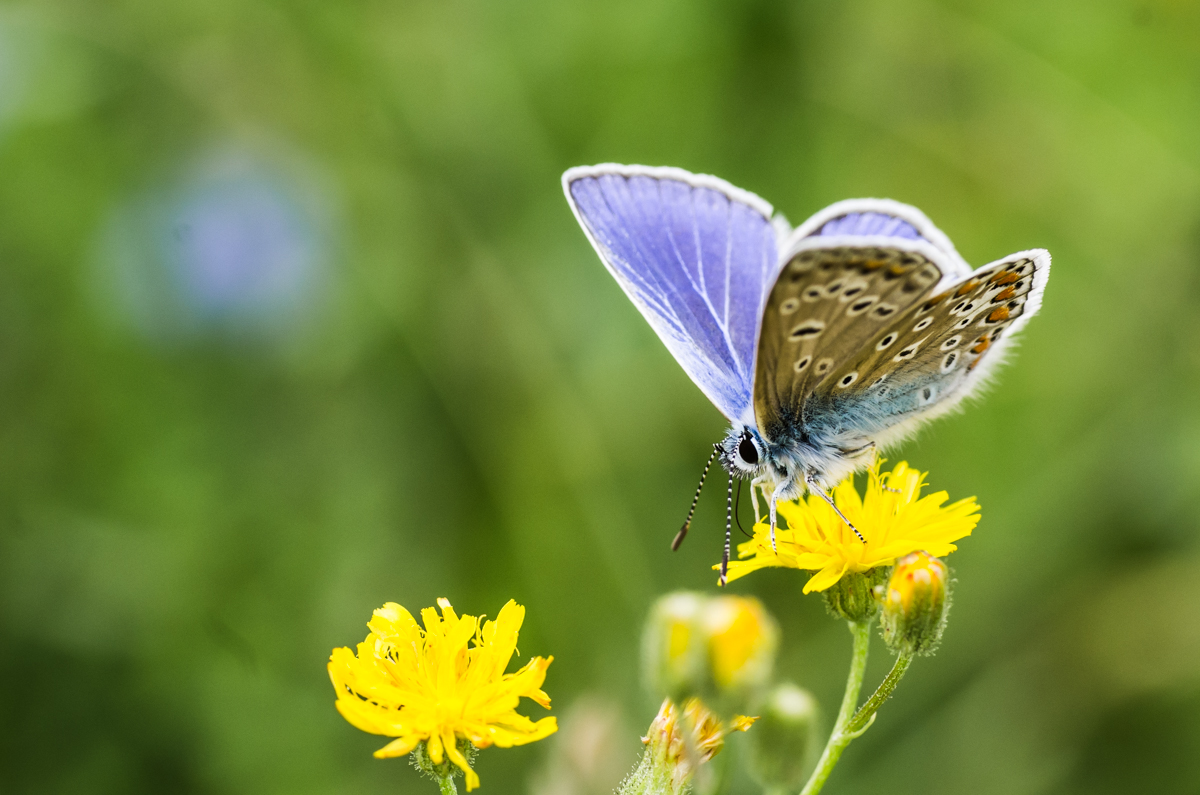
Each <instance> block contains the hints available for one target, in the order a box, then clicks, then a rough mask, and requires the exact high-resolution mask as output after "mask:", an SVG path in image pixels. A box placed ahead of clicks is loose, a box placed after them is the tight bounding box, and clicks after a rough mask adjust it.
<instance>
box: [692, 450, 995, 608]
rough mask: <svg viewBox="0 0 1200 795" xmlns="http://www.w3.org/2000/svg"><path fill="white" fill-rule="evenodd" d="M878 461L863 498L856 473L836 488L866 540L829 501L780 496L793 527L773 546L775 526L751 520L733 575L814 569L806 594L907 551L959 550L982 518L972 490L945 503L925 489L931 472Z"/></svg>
mask: <svg viewBox="0 0 1200 795" xmlns="http://www.w3.org/2000/svg"><path fill="white" fill-rule="evenodd" d="M881 463H882V462H881V461H880V460H878V459H877V460H876V461H875V463H874V464H873V465H872V466H871V468H870V469H869V470H868V471H867V489H866V496H865V497H860V496H859V494H858V491H856V490H855V488H854V478H853V476H851V477H848V478H846V479H845V480H844V481H842V482H841V483H840V484H839V485H838V486H837V488H836V489H834V492H833V497H834V501H835V502H836V503H837V506H838V508H839V509H840V510H841V511H842V513H844V514H845V515H846V518H847V519H849V520H850V521H851V522H853V523H854V526H855V527H856V528H858V530H859V532H861V533H862V534H863V537H864V538H865V539H866V542H865V543H864V542H862V541H860V540H859V539H858V538H857V537H856V536H855V535H854V532H853V531H851V530H850V528H849V527H847V526H846V523H845V522H843V521H842V520H841V519H840V518H838V515H837V514H836V513H834V512H833V510H832V509H831V508H830V507H829V505H828V504H826V503H825V501H824V500H822V499H821V498H820V497H819V496H817V495H815V494H809V495H808V496H807V498H801V499H799V500H792V501H789V502H781V503H779V513H780V515H781V516H783V518H784V519H786V520H787V525H788V526H787V528H786V529H784V528H782V527H780V528H779V529H777V531H776V533H775V541H776V548H775V550H772V549H771V528H770V526H769V525H767V524H766V523H759V524H756V525H755V526H754V537H753V538H752V539H751V540H749V541H746V542H745V543H742V544H739V545H738V557H739V558H741V560H736V561H733V562H731V563H730V564H729V577H728V579H729V580H736V579H737V578H738V577H744V576H746V575H747V574H749V573H750V572H752V571H756V570H758V569H761V568H765V567H767V566H787V567H791V568H795V569H807V570H809V571H813V572H815V574H814V575H813V576H812V577H811V578H810V579H809V581H808V582H807V583H806V584H805V586H804V592H805V593H810V592H812V591H824V590H825V589H826V588H829V587H830V586H831V585H833V584H834V583H836V582H837V581H838V580H840V579H841V578H842V576H843V575H845V574H847V573H850V572H863V571H869V570H870V569H873V568H876V567H877V566H890V565H891V564H892V563H893V562H894V561H895V560H896V559H897V558H899V557H903V556H904V555H907V554H909V553H910V552H916V551H918V550H926V551H927V552H929V553H930V554H931V555H937V556H945V555H947V554H949V553H951V552H953V551H954V550H955V549H957V547H956V546H955V545H954V544H953V542H954V541H957V540H958V539H960V538H962V537H964V536H968V535H970V534H971V531H972V530H974V529H975V525H977V524H979V504H978V503H977V502H975V498H974V497H968V498H966V499H963V500H959V501H958V502H955V503H952V504H950V505H945V506H943V503H944V502H946V500H947V499H949V495H947V494H946V492H944V491H939V492H937V493H935V494H930V495H928V496H926V497H922V496H921V495H920V492H921V488H922V487H923V486H924V485H925V476H926V474H927V473H925V472H920V471H917V470H915V469H910V468H909V466H908V464H906V463H905V462H903V461H901V462H900V463H899V464H897V465H896V466H895V468H894V469H892V471H891V472H883V473H880V471H879V465H880V464H881ZM713 568H714V569H717V568H719V567H718V566H714V567H713Z"/></svg>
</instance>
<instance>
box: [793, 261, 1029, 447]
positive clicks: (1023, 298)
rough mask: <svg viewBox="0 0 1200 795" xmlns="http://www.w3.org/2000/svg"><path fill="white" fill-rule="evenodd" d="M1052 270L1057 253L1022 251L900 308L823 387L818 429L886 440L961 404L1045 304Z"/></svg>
mask: <svg viewBox="0 0 1200 795" xmlns="http://www.w3.org/2000/svg"><path fill="white" fill-rule="evenodd" d="M1049 275H1050V254H1049V252H1047V251H1045V250H1042V249H1037V250H1032V251H1023V252H1019V253H1017V254H1013V255H1010V256H1008V257H1005V258H1004V259H1001V260H997V261H996V262H993V263H991V264H989V265H985V266H983V267H982V268H980V269H979V270H977V271H975V272H973V273H971V274H970V275H969V276H967V277H965V278H963V279H961V280H959V281H958V282H956V283H954V284H951V285H949V286H948V287H947V288H946V289H943V290H939V291H936V292H934V293H933V294H931V295H929V296H927V297H924V296H923V297H922V300H920V301H917V302H914V303H913V304H912V305H911V306H910V307H909V308H908V309H906V310H905V311H903V312H898V313H897V315H896V317H895V318H894V319H893V321H892V322H891V323H887V324H884V325H883V326H881V327H880V328H878V329H877V330H875V331H874V334H873V336H872V337H871V339H870V340H869V341H868V342H867V344H866V345H864V346H862V347H861V348H860V349H859V351H857V352H856V353H855V354H854V355H853V356H851V357H849V358H847V359H844V360H843V361H842V363H841V364H840V365H839V366H838V367H836V368H833V369H832V370H831V372H830V374H829V375H828V376H827V377H826V378H825V379H824V380H823V381H822V382H821V383H820V384H818V385H817V386H816V388H815V389H814V391H813V395H812V400H811V403H812V407H811V408H812V410H811V412H810V417H811V421H812V425H813V426H814V432H816V433H823V434H826V435H827V436H829V437H833V438H836V437H838V436H839V435H840V436H841V438H842V439H843V441H844V443H845V444H847V445H853V444H854V441H855V440H857V439H869V440H872V441H876V442H878V443H879V444H886V443H888V442H889V441H892V440H894V439H896V438H898V437H900V436H903V435H904V434H906V433H907V432H909V431H911V430H913V429H914V428H915V427H916V425H918V424H919V423H920V422H922V421H924V420H926V419H930V418H932V417H933V416H936V415H938V414H941V413H944V412H945V411H948V410H950V409H952V408H953V407H954V406H955V405H957V404H958V403H959V402H960V401H961V400H962V399H963V398H965V397H966V396H967V395H969V394H970V393H971V392H972V391H973V390H974V389H975V388H976V387H977V386H978V385H979V384H981V383H982V382H983V381H984V380H985V376H986V373H987V371H988V370H989V369H990V365H993V364H995V363H998V362H999V361H1000V360H1001V359H1002V355H1001V351H1002V349H1003V348H1004V346H1005V345H1007V344H1008V342H1010V341H1011V339H1012V337H1013V335H1014V334H1015V333H1016V332H1017V331H1018V330H1020V328H1021V327H1023V326H1024V325H1025V324H1026V323H1028V322H1029V320H1030V318H1032V317H1033V315H1034V314H1035V313H1036V312H1037V311H1038V309H1039V308H1040V307H1041V302H1042V293H1043V292H1044V291H1045V288H1046V281H1047V279H1048V278H1049Z"/></svg>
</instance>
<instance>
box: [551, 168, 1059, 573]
mask: <svg viewBox="0 0 1200 795" xmlns="http://www.w3.org/2000/svg"><path fill="white" fill-rule="evenodd" d="M562 183H563V191H564V192H565V193H566V197H567V201H568V203H569V204H570V206H571V209H572V211H573V212H574V213H575V218H576V219H577V220H578V221H579V224H580V226H582V227H583V230H584V233H585V234H586V235H587V237H588V240H589V241H591V243H592V246H593V247H594V248H595V249H596V252H597V253H598V254H599V255H600V259H601V260H603V262H604V265H605V267H607V269H608V271H609V273H611V274H612V275H613V277H614V278H615V279H616V280H617V282H618V284H620V285H621V288H622V289H623V290H624V291H625V294H626V295H627V296H629V298H630V300H632V301H633V303H634V305H635V306H637V308H638V309H639V310H640V311H641V313H642V315H643V316H644V317H645V318H646V320H647V321H648V322H649V323H650V325H651V327H652V328H653V329H654V330H655V332H657V333H658V336H659V338H660V339H661V340H662V341H663V343H665V344H666V346H667V349H668V350H669V351H670V352H671V354H672V355H674V357H675V359H676V361H678V362H679V364H680V366H682V367H683V369H684V371H685V372H686V373H687V374H688V375H689V376H690V377H691V379H692V381H694V382H695V384H696V386H698V387H700V390H701V391H702V392H703V393H704V394H705V395H706V396H707V397H708V399H709V400H711V401H712V402H713V404H714V405H715V406H716V407H717V408H718V409H719V410H720V411H721V413H722V414H724V415H725V417H726V418H727V419H728V420H729V422H730V428H729V431H728V433H727V434H726V436H725V438H724V439H723V440H722V441H721V442H719V443H717V444H715V445H714V449H713V453H712V455H711V456H710V457H709V460H708V464H707V465H706V466H705V470H704V476H702V477H701V479H700V486H699V487H698V488H697V490H696V495H695V497H694V498H693V499H692V506H691V510H690V511H689V512H688V516H687V521H685V522H684V524H683V527H682V528H681V530H680V531H679V533H678V534H677V536H676V538H675V541H674V542H673V547H674V548H677V547H678V545H679V543H680V542H682V540H683V537H684V536H685V535H686V533H687V530H688V527H689V526H690V524H691V521H692V516H693V514H694V513H695V509H696V503H697V500H698V499H699V497H700V489H701V488H703V486H704V479H705V477H706V476H707V474H708V470H709V468H710V467H711V466H712V463H713V460H714V459H717V460H719V461H720V463H721V464H722V466H723V468H724V469H725V470H726V471H727V472H728V473H729V475H730V478H729V488H728V490H727V499H726V523H725V549H724V554H723V557H722V561H721V577H720V580H719V582H720V583H721V584H724V582H725V575H726V569H727V566H728V563H729V549H730V536H731V530H732V518H731V517H732V512H733V510H732V508H733V480H734V478H738V479H748V480H750V485H751V490H750V492H751V495H752V497H754V501H755V513H756V515H757V514H758V504H757V497H756V496H755V495H756V491H755V490H756V489H758V490H759V491H761V492H762V493H763V495H764V496H765V497H766V498H767V507H768V510H769V514H770V522H771V534H772V535H771V538H772V543H774V533H775V527H776V510H775V505H776V503H777V502H778V501H779V500H790V499H796V498H797V497H800V496H801V495H802V494H805V493H812V494H816V495H819V496H820V497H821V498H823V499H824V500H825V501H826V502H828V503H829V505H830V507H832V508H833V510H834V511H838V509H837V506H836V505H835V504H834V502H833V499H832V498H831V497H830V494H829V490H830V489H831V488H832V487H833V486H834V485H836V484H837V483H839V482H840V481H841V480H843V479H844V478H845V477H847V476H848V475H850V474H851V473H853V472H855V471H857V470H859V469H862V468H864V467H865V466H867V465H868V464H869V463H870V462H871V461H872V460H873V455H874V453H875V451H877V450H878V449H880V448H882V447H884V446H886V445H888V444H892V443H895V442H897V441H899V440H901V439H903V438H905V437H907V436H909V435H910V434H912V433H913V432H915V430H916V429H917V427H918V426H920V425H921V424H922V423H924V422H925V421H927V420H929V419H932V418H934V417H936V416H938V415H941V414H944V413H946V412H947V411H949V410H951V409H952V408H954V407H955V406H957V405H958V404H959V403H960V402H961V401H962V400H963V398H965V397H967V396H968V395H969V394H971V393H972V392H973V391H975V390H976V389H978V388H979V386H980V385H981V384H983V383H984V382H985V381H986V380H987V378H988V375H989V373H990V372H991V371H992V370H993V369H994V366H995V365H996V364H997V363H999V362H1000V361H1001V359H1002V353H1003V351H1004V349H1005V347H1006V346H1008V345H1009V343H1010V342H1011V341H1012V339H1013V335H1014V334H1016V333H1017V332H1018V331H1019V330H1020V329H1021V328H1022V327H1023V326H1024V325H1025V324H1026V323H1027V322H1029V320H1030V318H1032V317H1033V315H1034V314H1035V313H1036V312H1037V311H1038V309H1039V308H1040V306H1041V303H1042V294H1043V292H1044V291H1045V289H1046V280H1047V279H1048V277H1049V275H1050V254H1049V252H1047V251H1045V250H1044V249H1032V250H1029V251H1021V252H1018V253H1016V254H1011V255H1009V256H1007V257H1004V258H1003V259H999V260H996V261H995V262H992V263H991V264H988V265H984V266H983V267H982V268H978V269H972V268H971V267H970V266H969V265H968V264H967V263H966V262H965V261H964V260H963V258H962V257H961V256H959V254H958V252H957V251H956V250H955V249H954V245H953V244H952V243H951V242H950V239H949V238H948V237H946V235H944V234H943V233H942V232H941V231H940V230H938V228H937V227H935V226H934V225H933V224H932V223H931V222H930V221H929V219H928V218H926V217H925V215H924V213H922V212H921V211H920V210H918V209H916V208H915V207H910V206H909V205H906V204H901V203H899V202H895V201H891V200H886V199H851V200H848V201H841V202H837V203H836V204H833V205H830V206H829V207H826V208H825V209H824V210H821V211H820V212H818V213H817V214H816V215H814V216H812V217H811V218H809V219H808V220H807V221H805V222H804V223H802V224H800V226H798V227H796V228H795V229H792V228H791V227H790V226H789V225H788V222H787V221H786V219H784V218H783V216H782V215H778V214H776V213H775V212H774V211H773V210H772V207H771V205H770V204H768V203H767V202H766V201H764V200H763V199H761V198H759V197H758V196H756V195H754V194H753V193H749V192H748V191H744V190H741V189H739V188H736V187H734V186H733V185H730V184H729V183H728V182H725V181H724V180H722V179H718V178H717V177H712V176H708V175H702V174H692V173H690V172H688V171H684V170H682V169H678V168H651V167H646V166H624V165H617V164H612V163H606V164H603V165H598V166H585V167H580V168H572V169H570V170H568V171H567V172H566V173H565V174H563V177H562ZM838 515H839V516H841V513H840V511H839V512H838ZM842 520H843V521H846V524H847V525H848V526H849V527H850V528H851V529H852V530H854V532H855V534H856V535H858V537H859V538H860V539H861V538H862V535H861V534H860V533H859V532H858V530H857V528H855V527H854V526H853V525H852V524H851V523H850V522H849V521H847V520H846V518H845V517H844V516H842Z"/></svg>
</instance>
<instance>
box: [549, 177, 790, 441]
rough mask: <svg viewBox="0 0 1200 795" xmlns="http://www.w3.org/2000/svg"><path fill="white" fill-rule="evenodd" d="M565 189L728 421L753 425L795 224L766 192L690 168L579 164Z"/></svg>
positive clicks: (637, 300) (631, 291) (615, 271)
mask: <svg viewBox="0 0 1200 795" xmlns="http://www.w3.org/2000/svg"><path fill="white" fill-rule="evenodd" d="M563 190H564V192H565V193H566V195H567V201H568V202H570V204H571V209H572V210H573V211H574V212H575V217H576V218H577V219H578V220H579V223H580V225H581V226H582V227H583V229H584V231H585V232H586V233H587V236H588V239H589V240H590V241H591V242H592V245H593V246H594V247H595V249H596V252H597V253H598V254H599V255H600V258H601V259H602V260H603V261H604V264H605V266H606V267H607V268H608V270H609V272H610V273H611V274H612V275H613V276H614V277H615V278H616V280H617V282H618V283H619V284H620V285H621V288H622V289H624V290H625V294H626V295H628V296H629V298H630V300H632V301H633V303H634V304H635V305H636V306H637V308H638V309H639V310H640V311H641V313H642V315H643V316H644V317H645V318H646V320H647V321H648V322H649V323H650V325H651V327H653V328H654V330H655V331H656V332H657V333H658V336H659V338H660V339H662V341H663V343H664V344H665V345H666V346H667V349H668V350H669V351H670V352H671V354H672V355H673V356H674V357H675V359H676V361H678V362H679V364H680V366H682V367H683V369H684V371H685V372H687V374H688V375H689V376H690V377H691V379H692V380H693V381H695V382H696V385H697V386H698V387H700V389H701V391H703V392H704V394H705V395H707V396H708V399H709V400H711V401H712V402H713V403H714V404H715V405H716V407H717V408H718V409H720V410H721V412H722V413H723V414H725V416H726V417H728V418H729V419H731V420H738V421H741V422H746V423H752V422H753V411H752V409H751V391H752V386H753V379H754V355H755V350H756V348H757V346H758V330H759V324H760V322H761V320H762V312H763V306H764V304H765V302H766V299H767V293H768V291H769V290H770V287H771V285H772V284H773V283H774V281H775V276H776V274H777V272H778V266H779V263H778V251H779V240H780V237H781V236H782V234H786V229H785V228H784V229H781V228H780V227H781V226H782V227H786V223H785V222H782V219H778V220H775V221H773V220H772V210H771V205H769V204H767V203H766V202H765V201H763V200H762V199H760V198H758V197H757V196H755V195H753V194H751V193H747V192H745V191H742V190H739V189H738V188H735V187H733V186H732V185H730V184H728V183H726V182H724V181H722V180H719V179H717V178H715V177H709V176H703V175H696V174H691V173H688V172H687V171H683V170H681V169H674V168H647V167H644V166H620V165H612V164H606V165H601V166H591V167H585V168H573V169H571V170H569V171H567V172H566V173H565V174H563Z"/></svg>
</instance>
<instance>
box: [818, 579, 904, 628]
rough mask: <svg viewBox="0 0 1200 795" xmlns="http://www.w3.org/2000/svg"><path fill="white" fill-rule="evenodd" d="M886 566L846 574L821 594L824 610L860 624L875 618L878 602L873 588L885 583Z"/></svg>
mask: <svg viewBox="0 0 1200 795" xmlns="http://www.w3.org/2000/svg"><path fill="white" fill-rule="evenodd" d="M887 575H888V569H887V567H886V566H877V567H875V568H873V569H868V570H867V571H862V572H848V573H847V574H846V575H845V576H843V577H842V578H841V579H840V580H838V581H837V582H835V583H834V584H833V585H831V586H830V587H829V589H828V590H826V591H823V592H822V593H823V594H824V596H825V608H826V609H827V610H829V612H830V613H832V614H833V615H834V616H837V617H839V618H844V619H846V620H847V621H853V622H854V623H856V624H861V623H863V622H865V621H871V620H872V619H874V618H875V613H876V612H877V611H878V610H879V602H878V600H877V599H876V598H875V588H876V587H877V586H879V585H880V584H882V583H883V582H886V581H887Z"/></svg>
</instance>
